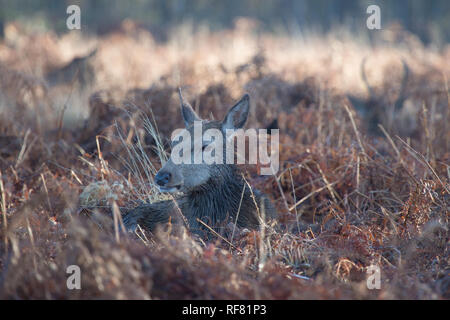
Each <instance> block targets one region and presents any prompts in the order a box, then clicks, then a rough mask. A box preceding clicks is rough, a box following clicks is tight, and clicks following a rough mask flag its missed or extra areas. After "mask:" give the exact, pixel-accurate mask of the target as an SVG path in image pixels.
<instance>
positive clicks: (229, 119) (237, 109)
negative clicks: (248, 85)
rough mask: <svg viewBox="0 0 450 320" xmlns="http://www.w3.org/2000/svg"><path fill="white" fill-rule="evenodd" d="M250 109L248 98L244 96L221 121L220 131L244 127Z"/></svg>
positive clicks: (246, 95)
mask: <svg viewBox="0 0 450 320" xmlns="http://www.w3.org/2000/svg"><path fill="white" fill-rule="evenodd" d="M249 109H250V96H249V95H248V94H244V96H243V97H242V98H241V100H239V101H238V102H237V103H236V104H235V105H234V106H233V107H232V108H231V109H230V111H228V113H227V115H226V116H225V118H224V119H223V121H222V130H226V129H240V128H242V127H243V126H244V124H245V122H246V121H247V118H248V112H249Z"/></svg>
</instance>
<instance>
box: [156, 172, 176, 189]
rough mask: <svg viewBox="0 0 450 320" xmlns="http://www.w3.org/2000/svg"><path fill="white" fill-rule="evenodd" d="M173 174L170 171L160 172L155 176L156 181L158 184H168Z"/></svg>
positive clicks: (162, 185)
mask: <svg viewBox="0 0 450 320" xmlns="http://www.w3.org/2000/svg"><path fill="white" fill-rule="evenodd" d="M171 176H172V175H171V174H170V172H167V171H166V172H161V171H160V172H158V173H157V174H156V176H155V182H156V184H157V185H159V186H161V187H164V186H165V185H167V184H168V183H169V180H170V177H171Z"/></svg>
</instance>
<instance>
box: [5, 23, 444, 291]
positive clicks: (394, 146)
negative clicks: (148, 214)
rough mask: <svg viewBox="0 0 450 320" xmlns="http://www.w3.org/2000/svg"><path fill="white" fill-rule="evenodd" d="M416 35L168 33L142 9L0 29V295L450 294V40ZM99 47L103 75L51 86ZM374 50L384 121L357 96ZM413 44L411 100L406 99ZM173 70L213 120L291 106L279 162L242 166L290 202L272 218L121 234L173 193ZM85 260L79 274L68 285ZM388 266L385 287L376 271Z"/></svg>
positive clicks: (257, 122)
mask: <svg viewBox="0 0 450 320" xmlns="http://www.w3.org/2000/svg"><path fill="white" fill-rule="evenodd" d="M386 32H387V31H386ZM405 39H406V40H404V41H405V42H404V43H400V44H397V45H396V46H393V45H391V44H389V43H386V42H382V40H383V39H382V40H380V42H379V43H378V45H376V46H375V47H370V46H369V45H368V44H367V41H366V40H365V39H362V38H361V39H355V37H354V36H351V35H349V34H347V33H346V32H345V31H342V30H340V31H336V32H335V33H334V34H331V35H329V36H327V37H317V36H313V35H311V36H304V37H303V38H295V37H289V36H281V35H279V36H274V35H268V34H259V33H256V32H253V30H252V24H251V23H245V21H240V22H239V23H238V24H237V26H236V28H235V29H233V30H228V31H222V32H218V33H210V32H208V31H207V30H204V29H200V30H199V31H198V32H196V33H194V32H192V29H191V28H190V27H189V26H183V27H180V28H178V29H175V30H174V31H173V33H172V36H171V37H170V40H169V41H168V43H165V44H160V43H157V42H156V41H154V40H153V38H152V36H151V34H150V33H148V32H146V31H144V30H140V29H139V28H138V27H136V26H134V25H133V23H132V22H130V21H128V22H127V23H126V24H125V25H124V26H123V27H122V29H119V30H118V31H115V33H113V34H109V35H105V36H103V37H101V38H89V39H85V38H83V36H82V35H79V34H75V33H69V34H68V35H65V36H61V37H58V36H56V35H54V34H51V33H47V34H34V35H30V34H26V33H21V32H20V28H19V26H18V25H10V26H9V27H7V28H6V40H5V41H4V42H3V43H0V70H1V73H0V84H1V88H2V90H1V92H0V93H1V94H0V195H1V202H0V209H1V210H0V212H1V214H2V219H0V223H1V224H2V227H1V228H0V236H1V244H0V270H1V271H0V298H22V299H29V298H48V299H53V298H63V299H77V298H114V299H133V298H137V299H142V298H145V299H147V298H152V299H177V298H180V299H188V298H203V299H230V298H231V299H241V298H243V299H305V298H306V299H326V298H332V299H336V298H337V299H339V298H357V299H361V298H363V299H366V298H367V299H369V298H375V299H392V298H394V299H398V298H400V299H403V298H404V299H439V298H445V299H448V298H450V286H449V285H450V275H449V270H450V269H449V258H450V256H449V239H450V233H449V210H450V194H449V189H450V184H449V182H450V130H449V127H448V123H450V121H449V120H450V93H449V89H448V79H449V77H450V65H449V64H448V61H449V60H450V48H449V47H447V48H444V49H442V50H436V49H432V48H425V47H423V46H422V45H421V44H420V43H417V41H415V38H414V37H413V36H412V35H410V37H409V38H408V37H405ZM408 39H409V41H408ZM86 43H88V44H89V47H97V48H98V51H97V54H96V55H95V56H94V57H93V58H92V60H90V61H89V65H90V67H91V68H92V69H93V70H94V71H95V82H94V83H93V84H92V86H90V87H88V88H85V87H83V86H81V85H80V84H77V83H76V81H74V82H73V83H70V84H61V85H57V86H52V87H49V86H47V85H46V84H45V80H44V78H45V74H46V73H47V72H50V71H52V70H53V71H54V70H56V69H58V68H60V67H62V66H64V65H65V64H66V63H68V62H70V61H71V59H72V58H74V57H76V56H79V55H82V54H87V53H88V52H90V50H86V52H84V51H83V50H81V48H86V45H85V44H86ZM411 48H413V49H414V50H411ZM49 57H51V58H49ZM364 57H368V60H367V65H366V68H367V76H368V78H369V79H370V84H371V85H372V86H373V87H374V88H375V89H376V90H377V95H376V96H377V97H379V98H378V99H379V101H377V105H378V106H381V107H379V109H377V112H379V115H378V119H380V122H381V124H380V126H379V127H378V128H379V131H378V132H377V133H373V132H370V131H369V130H368V127H367V124H368V121H369V120H370V119H369V120H368V119H367V118H365V117H364V115H365V113H364V111H365V110H356V109H355V107H354V106H352V105H351V103H350V101H349V99H348V98H347V97H348V96H350V95H351V96H356V97H359V99H360V100H361V101H363V102H364V101H365V99H367V94H368V93H367V92H366V91H365V86H364V83H363V81H362V80H361V77H360V73H359V72H360V62H361V61H362V60H363V58H364ZM401 59H404V61H406V63H407V64H408V67H409V69H410V75H409V78H408V82H407V86H406V88H405V89H406V93H407V99H406V100H405V103H404V105H403V108H402V110H401V112H398V113H395V114H392V112H391V110H392V108H391V107H392V106H393V104H394V103H395V99H396V95H398V92H399V90H400V85H401V84H400V83H401V79H402V74H401V73H402V65H401V61H402V60H401ZM79 72H84V71H83V70H79ZM178 86H182V87H183V88H184V92H185V95H186V97H187V98H188V99H189V100H190V101H191V102H193V105H194V106H195V108H196V109H197V110H198V111H199V113H200V115H201V116H203V117H206V118H207V117H210V116H212V115H214V116H215V117H216V118H219V117H222V116H223V115H224V113H225V111H226V109H227V107H228V106H229V105H230V103H232V101H233V100H234V99H236V98H238V97H239V96H240V95H241V94H242V93H243V91H247V92H249V93H250V95H251V98H252V102H251V113H250V122H249V124H248V126H249V127H250V126H251V127H259V128H261V127H266V126H268V125H269V124H270V123H271V122H272V121H274V120H275V119H276V120H277V123H278V127H279V128H280V143H281V150H280V171H279V172H278V173H277V175H276V176H272V177H270V176H269V177H268V176H260V175H258V172H257V168H254V167H249V168H245V169H246V173H245V177H246V179H247V180H248V182H249V183H250V184H251V185H252V187H255V188H258V189H260V190H262V191H264V192H266V193H267V194H268V195H269V197H270V198H271V199H272V200H273V201H274V203H275V204H276V206H277V209H278V219H277V222H276V224H274V225H270V226H267V227H266V228H264V230H261V231H250V230H246V229H239V228H237V227H236V226H234V225H232V224H230V225H228V226H227V227H226V229H227V230H226V231H229V232H224V234H222V235H215V234H212V235H211V237H210V238H209V240H206V239H200V238H198V237H195V236H192V235H190V234H189V233H187V232H186V231H185V230H184V231H183V230H182V231H181V232H178V230H175V229H174V228H171V226H169V228H168V229H166V230H161V232H159V233H157V234H149V233H148V232H146V231H144V230H139V231H138V232H137V234H136V235H125V234H123V233H122V232H121V231H120V230H121V228H120V223H121V221H120V216H119V215H118V211H119V210H120V211H122V212H123V211H124V210H126V209H127V208H131V207H134V206H135V205H136V204H138V203H139V202H141V201H155V200H158V199H161V198H162V197H163V195H161V194H158V192H157V191H156V190H155V188H153V186H152V183H153V175H154V173H155V172H156V170H157V169H158V168H159V167H160V162H161V160H164V157H165V149H166V148H167V146H168V144H167V138H169V137H170V133H171V132H172V130H174V129H175V128H178V127H179V126H181V123H182V122H181V118H180V116H179V110H178V108H179V106H178V101H177V96H176V88H177V87H178ZM364 107H365V106H364V104H363V108H364ZM80 115H81V116H80ZM112 208H114V210H113V209H112ZM222 237H225V239H223V238H222ZM211 239H212V240H211ZM72 264H77V265H79V266H80V268H81V270H82V283H81V286H82V289H81V290H68V289H67V287H66V279H67V274H66V268H67V266H69V265H72ZM374 264H375V265H378V266H379V267H380V268H381V289H380V290H368V289H367V287H366V277H367V274H366V270H367V268H368V267H369V266H370V265H374Z"/></svg>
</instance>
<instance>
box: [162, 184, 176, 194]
mask: <svg viewBox="0 0 450 320" xmlns="http://www.w3.org/2000/svg"><path fill="white" fill-rule="evenodd" d="M180 188H181V185H177V186H167V187H162V186H158V189H159V191H160V192H167V193H174V192H177V191H179V190H180Z"/></svg>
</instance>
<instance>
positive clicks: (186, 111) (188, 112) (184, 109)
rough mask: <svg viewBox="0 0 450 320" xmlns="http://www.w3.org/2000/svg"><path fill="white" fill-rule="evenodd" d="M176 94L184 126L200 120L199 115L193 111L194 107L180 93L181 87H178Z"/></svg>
mask: <svg viewBox="0 0 450 320" xmlns="http://www.w3.org/2000/svg"><path fill="white" fill-rule="evenodd" d="M178 94H179V96H180V104H181V115H182V116H183V120H184V124H185V126H186V128H188V127H190V126H191V125H193V124H194V121H201V119H200V117H199V116H198V115H197V114H196V113H195V111H194V109H192V107H191V105H190V104H189V102H187V101H186V100H184V98H183V95H182V94H181V88H180V89H178Z"/></svg>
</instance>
